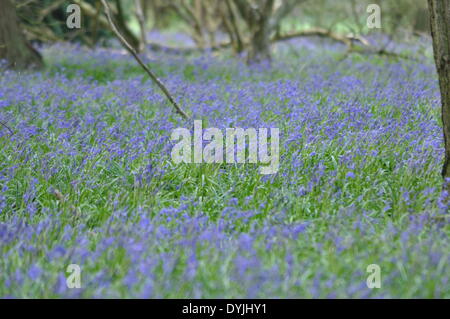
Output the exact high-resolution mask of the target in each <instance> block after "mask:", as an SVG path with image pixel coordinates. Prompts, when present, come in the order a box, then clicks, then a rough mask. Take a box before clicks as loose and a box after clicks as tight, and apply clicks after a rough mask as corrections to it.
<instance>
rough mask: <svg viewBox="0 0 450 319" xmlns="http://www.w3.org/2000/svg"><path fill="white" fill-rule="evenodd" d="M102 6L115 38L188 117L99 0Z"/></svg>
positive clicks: (179, 110) (174, 105) (179, 111)
mask: <svg viewBox="0 0 450 319" xmlns="http://www.w3.org/2000/svg"><path fill="white" fill-rule="evenodd" d="M101 1H102V4H103V7H104V9H105V14H106V17H107V18H108V22H109V25H110V27H111V29H112V31H113V32H114V34H115V35H116V36H117V38H118V39H119V40H120V42H121V43H122V45H123V46H124V47H125V48H126V49H127V51H128V52H130V54H131V55H132V56H133V57H134V58H135V59H136V61H137V62H138V63H139V65H140V66H141V67H142V68H143V69H144V70H145V72H147V74H148V75H149V76H150V78H151V79H152V80H153V82H155V83H156V85H158V87H159V88H160V89H161V91H163V93H164V94H165V96H166V97H167V99H168V100H169V101H170V103H171V104H172V105H173V107H174V108H175V110H176V111H177V113H178V114H180V115H181V116H182V117H183V118H185V119H188V118H189V116H188V115H187V114H186V113H185V112H184V111H183V110H182V109H181V108H180V106H179V105H178V104H177V102H175V100H174V98H173V97H172V95H171V94H170V93H169V91H168V90H167V88H166V86H165V85H164V84H163V83H162V82H161V80H159V79H158V77H157V76H156V75H155V74H154V73H153V72H152V71H151V70H150V69H149V68H148V67H147V65H145V63H144V62H143V61H142V60H141V58H139V56H138V55H137V53H136V51H135V50H134V49H133V47H132V46H131V45H130V44H129V43H128V42H127V41H126V40H125V38H124V37H123V36H122V35H121V34H120V32H119V31H118V30H117V28H116V26H115V25H114V22H113V21H112V19H111V12H110V9H109V5H108V4H107V3H106V1H105V0H101Z"/></svg>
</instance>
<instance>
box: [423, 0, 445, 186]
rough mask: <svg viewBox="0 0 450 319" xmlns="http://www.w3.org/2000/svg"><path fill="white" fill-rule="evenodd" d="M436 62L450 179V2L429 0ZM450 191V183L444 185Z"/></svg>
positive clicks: (443, 172) (443, 170) (443, 173)
mask: <svg viewBox="0 0 450 319" xmlns="http://www.w3.org/2000/svg"><path fill="white" fill-rule="evenodd" d="M428 10H429V12H430V26H431V35H432V37H433V50H434V60H435V63H436V69H437V73H438V75H439V87H440V91H441V102H442V124H443V128H444V143H445V160H444V167H443V169H442V176H443V177H444V178H445V179H447V178H450V0H428ZM444 184H445V185H446V186H445V187H446V189H447V190H450V183H448V182H446V183H444Z"/></svg>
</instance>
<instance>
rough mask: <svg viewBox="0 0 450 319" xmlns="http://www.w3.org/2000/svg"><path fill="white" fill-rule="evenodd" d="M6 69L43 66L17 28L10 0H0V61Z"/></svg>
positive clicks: (40, 59) (40, 58)
mask: <svg viewBox="0 0 450 319" xmlns="http://www.w3.org/2000/svg"><path fill="white" fill-rule="evenodd" d="M3 59H5V60H7V63H8V67H11V68H17V69H25V68H35V69H36V68H40V67H42V66H43V62H42V57H41V55H40V54H39V52H37V51H36V50H35V49H34V48H33V47H32V46H31V44H30V43H29V42H28V41H27V39H26V38H25V36H24V34H23V33H22V30H21V29H20V26H19V21H18V19H17V14H16V8H15V6H14V3H13V2H11V0H0V60H3Z"/></svg>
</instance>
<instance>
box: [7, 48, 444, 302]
mask: <svg viewBox="0 0 450 319" xmlns="http://www.w3.org/2000/svg"><path fill="white" fill-rule="evenodd" d="M42 51H43V54H44V57H45V60H46V63H47V69H46V70H45V71H42V72H35V73H17V72H13V71H4V72H3V73H2V74H1V75H0V120H1V121H2V122H4V123H6V124H7V125H8V126H9V127H10V128H11V130H12V131H13V132H9V131H8V130H7V129H6V128H5V127H0V149H1V151H0V212H1V213H0V254H1V256H2V258H1V259H0V269H1V271H0V297H28V298H30V297H33V298H35V297H49V298H51V297H151V298H188V297H189V298H200V297H207V298H227V297H237V298H239V297H241V298H242V297H249V298H256V297H258V298H259V297H266V298H271V297H274V298H282V297H289V298H299V297H301V298H310V297H328V298H331V297H352V298H373V297H376V298H386V297H399V298H408V297H424V298H427V297H435V298H437V297H439V298H443V297H446V298H449V297H450V284H449V276H450V266H449V261H450V238H449V235H450V225H449V223H448V220H446V219H445V218H443V214H444V212H445V210H446V207H442V205H441V204H440V189H441V183H442V181H441V177H440V167H441V162H442V154H443V145H442V132H441V124H440V105H439V93H438V86H437V79H436V73H435V69H434V65H433V61H432V59H431V58H430V57H424V58H423V59H421V60H420V61H409V60H396V59H389V58H387V57H380V56H375V55H371V56H364V55H360V54H353V55H350V56H349V57H347V58H346V59H339V56H340V55H342V52H343V51H345V50H342V48H341V47H339V45H324V44H323V43H322V42H320V43H318V42H314V41H312V40H305V41H303V40H302V41H293V42H292V43H290V44H289V45H286V46H279V47H277V50H276V52H275V57H274V61H273V64H272V67H269V66H252V67H248V66H246V65H245V64H244V63H243V62H242V61H240V60H238V59H236V58H231V57H227V56H226V55H217V56H214V55H209V54H204V55H191V56H169V55H165V54H163V53H154V54H153V55H152V59H148V61H147V62H148V63H149V65H150V66H151V67H152V68H153V69H154V70H155V72H156V73H157V74H158V75H159V76H160V77H161V79H163V80H164V81H165V83H166V84H167V86H168V87H169V88H170V90H171V91H172V92H173V94H174V96H176V99H177V100H178V101H179V103H180V104H181V105H182V106H183V108H184V109H185V110H186V111H187V112H188V113H189V114H191V120H189V121H186V120H183V119H181V118H180V117H179V116H178V115H177V114H176V113H174V112H173V111H172V110H171V108H170V105H169V104H168V103H167V102H166V101H165V99H164V98H163V96H162V94H161V93H160V91H158V89H157V88H156V87H155V86H154V85H153V84H151V83H150V82H149V80H148V79H147V77H146V75H145V74H144V73H143V72H142V70H141V69H140V68H139V67H138V66H137V65H136V64H135V61H133V60H132V59H131V58H130V57H129V56H127V55H125V54H122V53H121V52H118V51H110V50H107V49H97V50H95V51H91V50H87V49H85V48H81V47H78V46H74V45H69V44H58V45H53V46H48V47H44V48H43V50H42ZM194 119H201V120H203V123H204V126H205V127H217V128H220V129H225V128H229V127H242V128H248V127H253V128H261V127H265V128H279V129H280V167H279V171H278V173H277V174H273V175H262V174H260V173H259V171H258V164H174V163H173V161H172V160H171V156H170V154H171V148H172V146H173V142H171V140H170V135H171V132H172V130H173V129H175V128H177V127H185V128H190V127H191V126H192V120H194ZM70 264H76V265H79V266H80V270H81V288H80V289H77V288H73V289H71V288H69V287H68V285H67V282H66V279H67V278H68V277H69V276H70V273H69V272H66V271H67V267H68V265H70ZM371 264H375V265H378V266H379V270H380V274H381V283H380V284H381V287H380V288H373V289H371V288H369V287H368V285H367V279H368V278H369V276H370V275H371V272H367V270H368V266H369V265H371ZM370 269H371V268H370V267H369V270H370ZM369 279H370V278H369Z"/></svg>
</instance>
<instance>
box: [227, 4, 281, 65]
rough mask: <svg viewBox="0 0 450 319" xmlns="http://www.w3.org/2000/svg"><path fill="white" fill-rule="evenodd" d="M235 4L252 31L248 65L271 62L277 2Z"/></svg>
mask: <svg viewBox="0 0 450 319" xmlns="http://www.w3.org/2000/svg"><path fill="white" fill-rule="evenodd" d="M234 3H235V5H236V7H237V9H238V11H239V13H240V15H241V17H242V18H243V19H244V20H245V22H246V24H247V26H248V29H249V31H250V42H249V46H248V49H247V51H248V55H247V63H249V64H251V63H260V62H263V61H268V62H270V60H271V54H270V32H271V30H272V27H273V25H271V18H272V13H273V12H272V11H273V6H274V3H275V0H259V1H257V2H256V3H250V2H248V1H247V0H234Z"/></svg>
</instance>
